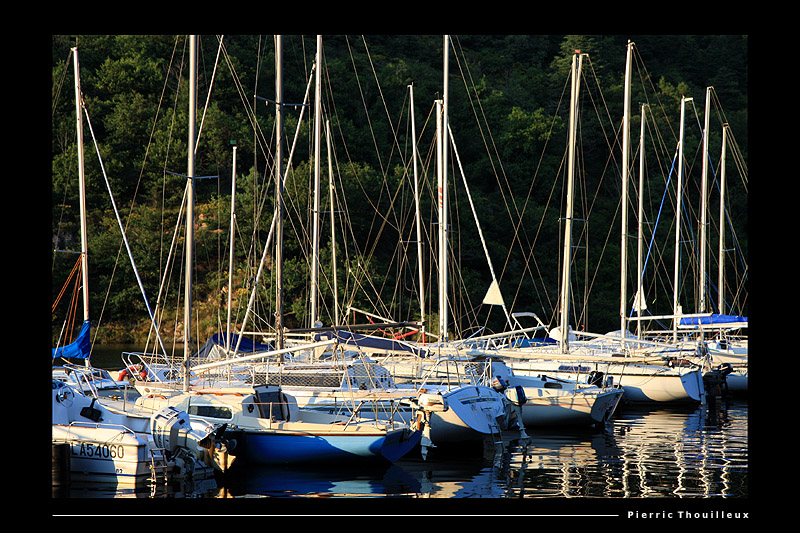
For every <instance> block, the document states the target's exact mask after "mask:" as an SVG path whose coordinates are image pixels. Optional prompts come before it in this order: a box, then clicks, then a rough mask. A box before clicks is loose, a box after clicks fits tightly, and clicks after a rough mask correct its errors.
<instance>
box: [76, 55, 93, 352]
mask: <svg viewBox="0 0 800 533" xmlns="http://www.w3.org/2000/svg"><path fill="white" fill-rule="evenodd" d="M72 53H73V56H72V57H73V65H74V67H75V118H76V120H77V134H78V137H77V144H78V190H79V194H80V215H81V274H82V278H83V320H84V322H85V321H87V320H89V254H88V252H89V246H88V239H87V232H86V167H85V165H84V161H83V111H82V106H83V104H82V102H83V95H82V93H81V74H80V66H79V62H78V47H77V46H76V47H75V48H73V49H72ZM87 362H88V359H87Z"/></svg>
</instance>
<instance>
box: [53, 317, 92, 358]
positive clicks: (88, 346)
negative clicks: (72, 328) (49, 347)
mask: <svg viewBox="0 0 800 533" xmlns="http://www.w3.org/2000/svg"><path fill="white" fill-rule="evenodd" d="M91 328H92V326H91V324H90V323H89V321H88V320H86V321H84V322H83V325H82V326H81V331H80V333H78V338H77V339H76V340H75V341H74V342H71V343H70V344H67V345H66V346H61V347H60V348H53V359H55V358H56V357H69V358H73V359H89V355H90V352H91V350H92V343H91V339H90V338H89V332H90V330H91Z"/></svg>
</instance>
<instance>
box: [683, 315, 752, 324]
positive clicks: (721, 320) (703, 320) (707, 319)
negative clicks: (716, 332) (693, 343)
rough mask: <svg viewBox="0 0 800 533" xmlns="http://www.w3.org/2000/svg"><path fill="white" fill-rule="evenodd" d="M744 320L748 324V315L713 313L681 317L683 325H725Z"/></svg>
mask: <svg viewBox="0 0 800 533" xmlns="http://www.w3.org/2000/svg"><path fill="white" fill-rule="evenodd" d="M742 322H743V323H745V324H747V317H746V316H738V315H711V316H701V317H686V318H681V323H680V324H681V326H709V325H713V324H720V325H724V324H736V323H742Z"/></svg>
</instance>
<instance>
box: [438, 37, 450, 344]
mask: <svg viewBox="0 0 800 533" xmlns="http://www.w3.org/2000/svg"><path fill="white" fill-rule="evenodd" d="M448 39H449V36H448V35H445V36H444V90H443V98H442V102H441V109H440V110H437V111H438V112H437V114H436V116H437V126H438V129H437V140H438V145H437V146H438V155H439V157H438V167H439V172H438V177H439V186H438V189H439V191H438V192H439V341H440V342H447V284H448V279H447V268H448V263H447V237H448V235H447V223H448V222H447V215H448V213H447V196H448V191H447V92H448V86H447V82H448V77H449V69H450V66H449V56H450V51H449V43H448ZM439 117H441V120H439Z"/></svg>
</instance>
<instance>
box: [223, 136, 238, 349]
mask: <svg viewBox="0 0 800 533" xmlns="http://www.w3.org/2000/svg"><path fill="white" fill-rule="evenodd" d="M230 227H231V229H230V231H231V236H230V243H229V246H230V249H229V250H228V327H227V330H226V331H227V333H226V335H225V353H226V354H228V355H230V350H231V299H232V294H231V292H232V289H233V240H234V239H233V237H234V231H235V228H236V146H234V147H233V171H232V174H231V224H230Z"/></svg>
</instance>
